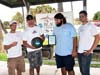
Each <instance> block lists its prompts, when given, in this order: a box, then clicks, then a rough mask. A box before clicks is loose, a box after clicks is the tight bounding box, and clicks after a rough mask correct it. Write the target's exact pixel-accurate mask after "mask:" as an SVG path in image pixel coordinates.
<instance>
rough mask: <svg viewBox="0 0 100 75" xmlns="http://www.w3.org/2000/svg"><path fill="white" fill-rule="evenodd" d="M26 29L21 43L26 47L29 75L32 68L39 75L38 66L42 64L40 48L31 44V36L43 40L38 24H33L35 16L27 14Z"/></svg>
mask: <svg viewBox="0 0 100 75" xmlns="http://www.w3.org/2000/svg"><path fill="white" fill-rule="evenodd" d="M26 21H27V26H28V28H27V30H26V31H25V32H24V36H23V44H24V46H25V47H27V52H28V60H29V64H30V69H29V71H30V75H34V69H36V72H37V75H40V66H41V65H42V51H41V50H42V48H41V47H39V48H36V47H35V46H32V45H31V41H32V39H33V38H36V37H40V38H41V39H42V40H44V34H43V32H42V30H41V28H39V27H38V26H36V24H35V18H34V17H33V16H32V15H27V17H26Z"/></svg>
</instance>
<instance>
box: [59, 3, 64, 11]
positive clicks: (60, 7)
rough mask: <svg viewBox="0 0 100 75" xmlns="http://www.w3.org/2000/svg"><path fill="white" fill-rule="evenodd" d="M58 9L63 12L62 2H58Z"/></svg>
mask: <svg viewBox="0 0 100 75" xmlns="http://www.w3.org/2000/svg"><path fill="white" fill-rule="evenodd" d="M58 11H59V12H63V3H62V2H61V3H58Z"/></svg>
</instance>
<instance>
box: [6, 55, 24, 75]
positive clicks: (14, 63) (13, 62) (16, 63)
mask: <svg viewBox="0 0 100 75" xmlns="http://www.w3.org/2000/svg"><path fill="white" fill-rule="evenodd" d="M7 64H8V73H9V75H15V70H17V71H20V72H25V62H24V57H23V56H20V57H16V58H8V61H7Z"/></svg>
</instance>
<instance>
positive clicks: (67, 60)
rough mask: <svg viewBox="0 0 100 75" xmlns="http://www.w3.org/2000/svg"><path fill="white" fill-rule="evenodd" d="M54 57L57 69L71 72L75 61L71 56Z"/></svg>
mask: <svg viewBox="0 0 100 75" xmlns="http://www.w3.org/2000/svg"><path fill="white" fill-rule="evenodd" d="M55 56H56V64H57V68H63V67H65V68H66V70H68V71H71V70H73V67H74V65H75V61H74V58H73V57H72V55H67V56H59V55H57V54H56V55H55Z"/></svg>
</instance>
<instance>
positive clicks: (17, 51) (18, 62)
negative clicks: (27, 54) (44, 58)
mask: <svg viewBox="0 0 100 75" xmlns="http://www.w3.org/2000/svg"><path fill="white" fill-rule="evenodd" d="M9 24H10V32H9V33H7V34H6V35H5V37H4V42H3V45H4V49H5V50H6V52H7V57H8V60H7V66H8V75H16V74H15V70H16V71H17V75H22V72H24V71H25V62H24V57H23V56H22V48H21V41H22V38H21V32H17V31H16V28H17V22H16V21H11V22H10V23H9Z"/></svg>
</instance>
